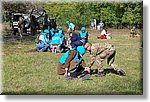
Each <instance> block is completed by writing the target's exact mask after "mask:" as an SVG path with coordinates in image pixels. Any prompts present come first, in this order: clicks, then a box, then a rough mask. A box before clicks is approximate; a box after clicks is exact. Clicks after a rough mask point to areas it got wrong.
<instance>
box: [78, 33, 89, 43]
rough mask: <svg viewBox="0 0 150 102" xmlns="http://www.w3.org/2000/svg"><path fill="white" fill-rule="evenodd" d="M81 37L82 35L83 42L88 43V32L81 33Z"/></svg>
mask: <svg viewBox="0 0 150 102" xmlns="http://www.w3.org/2000/svg"><path fill="white" fill-rule="evenodd" d="M79 35H80V37H81V39H82V41H83V42H88V32H87V31H86V32H82V31H80V32H79ZM82 37H86V38H82Z"/></svg>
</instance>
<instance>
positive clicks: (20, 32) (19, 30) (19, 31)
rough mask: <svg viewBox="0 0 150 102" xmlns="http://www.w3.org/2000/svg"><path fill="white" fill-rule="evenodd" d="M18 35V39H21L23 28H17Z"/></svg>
mask: <svg viewBox="0 0 150 102" xmlns="http://www.w3.org/2000/svg"><path fill="white" fill-rule="evenodd" d="M18 33H19V36H20V38H22V35H23V28H18Z"/></svg>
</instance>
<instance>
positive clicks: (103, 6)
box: [3, 1, 143, 28]
mask: <svg viewBox="0 0 150 102" xmlns="http://www.w3.org/2000/svg"><path fill="white" fill-rule="evenodd" d="M31 5H32V6H31ZM35 5H36V6H37V7H39V6H40V7H42V8H43V9H44V10H45V11H46V12H47V14H48V16H49V17H51V18H56V19H57V21H58V22H59V24H60V25H65V22H66V21H67V20H69V21H71V22H73V23H74V24H75V25H76V27H77V28H80V27H81V26H86V27H89V25H90V20H91V19H92V18H96V19H97V20H98V22H100V21H103V22H105V23H106V25H107V26H109V27H116V28H118V27H122V26H126V27H129V26H133V25H135V26H137V27H141V28H142V25H143V2H142V1H141V2H134V3H132V2H115V1H112V2H65V3H63V2H59V3H57V2H47V3H40V4H35V3H34V4H33V3H20V4H19V3H18V4H16V3H8V2H3V9H4V11H7V12H9V13H11V12H26V11H27V10H28V9H29V8H32V7H33V6H35ZM12 7H13V9H11V8H12Z"/></svg>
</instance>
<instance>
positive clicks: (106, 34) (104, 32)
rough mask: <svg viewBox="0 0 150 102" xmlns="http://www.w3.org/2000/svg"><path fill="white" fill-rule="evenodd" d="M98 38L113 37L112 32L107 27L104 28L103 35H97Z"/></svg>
mask: <svg viewBox="0 0 150 102" xmlns="http://www.w3.org/2000/svg"><path fill="white" fill-rule="evenodd" d="M97 38H98V39H111V36H110V33H108V32H107V28H104V29H103V30H102V32H101V35H100V36H98V37H97Z"/></svg>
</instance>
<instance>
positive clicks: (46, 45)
mask: <svg viewBox="0 0 150 102" xmlns="http://www.w3.org/2000/svg"><path fill="white" fill-rule="evenodd" d="M48 34H49V31H48V29H45V30H44V32H41V33H40V35H39V36H38V38H37V39H38V40H37V43H36V48H37V51H39V52H45V51H48V50H50V42H49V38H48Z"/></svg>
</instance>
